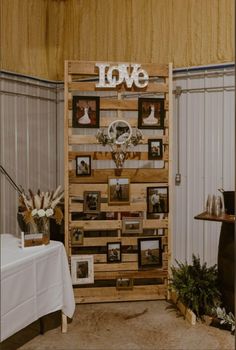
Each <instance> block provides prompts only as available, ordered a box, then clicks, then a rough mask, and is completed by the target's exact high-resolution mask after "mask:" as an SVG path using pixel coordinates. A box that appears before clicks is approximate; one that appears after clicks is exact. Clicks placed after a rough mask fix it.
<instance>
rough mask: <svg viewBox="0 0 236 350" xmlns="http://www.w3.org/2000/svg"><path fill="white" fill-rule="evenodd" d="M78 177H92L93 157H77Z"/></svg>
mask: <svg viewBox="0 0 236 350" xmlns="http://www.w3.org/2000/svg"><path fill="white" fill-rule="evenodd" d="M75 164H76V168H75V171H76V176H90V175H91V156H90V155H84V156H76V158H75Z"/></svg>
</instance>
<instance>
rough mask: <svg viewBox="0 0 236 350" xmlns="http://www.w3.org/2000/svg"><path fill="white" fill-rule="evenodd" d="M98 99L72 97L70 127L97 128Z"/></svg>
mask: <svg viewBox="0 0 236 350" xmlns="http://www.w3.org/2000/svg"><path fill="white" fill-rule="evenodd" d="M99 109H100V97H98V96H73V109H72V127H73V128H99Z"/></svg>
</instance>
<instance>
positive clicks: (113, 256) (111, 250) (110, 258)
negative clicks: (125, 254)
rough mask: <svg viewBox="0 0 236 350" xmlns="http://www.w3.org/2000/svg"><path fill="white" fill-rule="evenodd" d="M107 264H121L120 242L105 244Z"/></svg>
mask: <svg viewBox="0 0 236 350" xmlns="http://www.w3.org/2000/svg"><path fill="white" fill-rule="evenodd" d="M107 262H108V263H119V262H121V243H120V242H108V243H107Z"/></svg>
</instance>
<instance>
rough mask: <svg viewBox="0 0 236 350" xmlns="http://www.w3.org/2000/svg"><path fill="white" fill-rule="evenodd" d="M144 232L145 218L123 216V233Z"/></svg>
mask: <svg viewBox="0 0 236 350" xmlns="http://www.w3.org/2000/svg"><path fill="white" fill-rule="evenodd" d="M142 232H143V218H141V217H123V218H122V234H124V233H133V234H140V233H142Z"/></svg>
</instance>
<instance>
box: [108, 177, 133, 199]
mask: <svg viewBox="0 0 236 350" xmlns="http://www.w3.org/2000/svg"><path fill="white" fill-rule="evenodd" d="M129 202H130V185H129V178H127V177H118V178H114V177H109V178H108V204H110V205H113V204H114V205H121V204H129Z"/></svg>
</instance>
